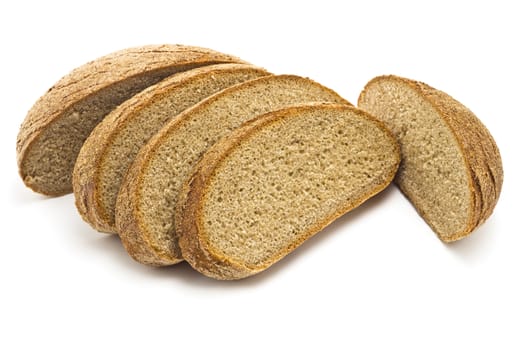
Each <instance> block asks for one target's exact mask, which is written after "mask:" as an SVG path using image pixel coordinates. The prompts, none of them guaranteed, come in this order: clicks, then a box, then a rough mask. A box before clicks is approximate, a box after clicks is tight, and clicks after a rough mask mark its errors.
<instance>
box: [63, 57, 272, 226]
mask: <svg viewBox="0 0 525 350" xmlns="http://www.w3.org/2000/svg"><path fill="white" fill-rule="evenodd" d="M265 75H269V73H268V72H266V71H265V70H264V69H261V68H257V67H254V66H251V65H247V64H233V63H231V64H217V65H210V66H205V67H201V68H195V69H191V70H189V71H186V72H183V73H177V74H174V75H173V76H171V77H168V78H166V79H164V80H163V81H161V82H160V83H158V84H155V85H153V86H150V87H149V88H147V89H145V90H144V91H142V92H140V93H138V94H136V95H135V96H133V97H132V98H130V99H129V100H127V101H126V102H124V103H122V104H121V105H120V106H118V107H117V108H116V109H114V110H113V111H112V112H111V113H109V114H108V115H107V116H106V117H105V118H104V119H103V120H102V122H100V124H99V125H98V126H97V127H96V128H95V129H94V130H93V132H92V133H91V135H90V136H89V137H88V138H87V139H86V141H85V142H84V145H83V146H82V148H81V150H80V153H79V155H78V158H77V161H76V164H75V168H74V171H73V192H74V193H75V202H76V205H77V208H78V211H79V212H80V214H81V216H82V217H83V218H84V220H85V221H87V222H88V223H89V224H91V226H93V227H94V228H95V229H97V230H99V231H102V232H111V233H113V232H115V230H116V228H115V203H116V200H117V194H118V191H119V189H120V184H121V182H122V178H123V177H124V174H125V172H126V170H127V169H128V167H129V165H130V164H131V162H132V161H133V160H134V159H135V156H136V155H137V153H138V151H139V149H140V148H141V147H142V146H143V145H144V144H145V143H146V141H148V140H149V139H150V137H151V136H153V135H154V134H155V133H156V132H157V131H158V130H159V129H160V128H161V127H162V126H163V125H164V123H165V122H166V121H168V120H170V119H171V118H172V117H174V116H176V115H178V114H179V113H180V112H182V111H184V110H185V109H187V108H189V107H190V106H192V105H194V104H196V103H197V102H199V101H200V100H202V99H204V98H205V97H207V96H210V95H212V94H213V93H216V92H218V91H220V90H222V89H224V88H226V87H228V86H231V85H235V84H237V83H241V82H243V81H246V80H250V79H254V78H258V77H261V76H265Z"/></svg>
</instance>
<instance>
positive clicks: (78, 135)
mask: <svg viewBox="0 0 525 350" xmlns="http://www.w3.org/2000/svg"><path fill="white" fill-rule="evenodd" d="M226 62H238V63H241V62H242V61H241V60H239V59H238V58H236V57H233V56H229V55H225V54H222V53H218V52H215V51H212V50H208V49H203V48H198V47H191V46H182V45H153V46H145V47H139V48H132V49H127V50H123V51H118V52H115V53H112V54H110V55H107V56H104V57H101V58H99V59H97V60H95V61H92V62H90V63H87V64H85V65H83V66H81V67H79V68H77V69H75V70H73V71H72V72H71V73H70V74H68V75H66V76H65V77H63V78H62V79H60V80H59V81H58V82H57V83H56V84H55V85H54V86H53V87H52V88H51V89H49V90H48V91H47V93H46V94H45V95H43V96H42V97H41V98H40V99H39V100H38V101H37V102H36V103H35V105H34V106H33V107H32V108H31V110H30V111H29V112H28V114H27V116H26V119H25V120H24V122H23V123H22V126H21V127H20V132H19V134H18V139H17V144H16V149H17V161H18V168H19V173H20V176H21V177H22V179H23V181H24V183H25V184H26V186H28V187H29V188H31V189H32V190H34V191H36V192H40V193H43V194H46V195H52V196H56V195H62V194H65V193H69V192H71V190H72V185H71V177H72V171H73V166H74V163H75V160H76V158H77V154H78V152H79V150H80V147H81V146H82V143H83V142H84V140H85V139H86V137H87V136H88V135H89V134H90V132H91V130H93V128H94V127H95V126H96V125H97V124H98V123H99V122H100V120H101V119H102V118H103V117H104V116H105V115H106V114H107V113H109V112H110V111H111V110H112V109H114V108H115V107H116V106H118V105H119V104H120V103H122V102H123V101H125V100H127V99H128V98H130V97H131V96H132V95H134V94H136V93H137V92H139V91H141V90H143V89H144V88H146V87H148V86H150V85H152V84H155V83H157V82H159V81H160V80H162V79H163V78H165V77H167V76H169V75H171V74H173V73H177V72H181V71H185V70H188V69H191V68H196V67H200V66H205V65H210V64H216V63H226Z"/></svg>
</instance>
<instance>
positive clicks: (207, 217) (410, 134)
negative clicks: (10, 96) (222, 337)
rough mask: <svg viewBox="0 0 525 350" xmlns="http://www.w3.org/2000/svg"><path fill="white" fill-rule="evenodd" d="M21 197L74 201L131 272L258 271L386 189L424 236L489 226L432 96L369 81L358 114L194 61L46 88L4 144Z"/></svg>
mask: <svg viewBox="0 0 525 350" xmlns="http://www.w3.org/2000/svg"><path fill="white" fill-rule="evenodd" d="M17 155H18V158H17V159H18V166H19V172H20V175H21V177H22V179H23V181H24V183H25V184H26V186H28V187H29V188H31V189H32V190H34V191H36V192H39V193H42V194H45V195H49V196H58V195H63V194H67V193H70V192H74V195H75V203H76V206H77V208H78V211H79V213H80V214H81V216H82V218H83V219H84V220H85V221H86V222H87V223H89V224H90V225H91V226H92V227H93V228H94V229H96V230H98V231H101V232H107V233H116V234H118V235H119V236H120V238H121V241H122V243H123V245H124V247H125V248H126V250H127V251H128V253H129V254H130V255H131V257H133V259H135V260H137V261H138V262H141V263H144V264H148V265H154V266H165V265H171V264H176V263H178V262H181V261H183V260H186V261H187V262H188V263H190V264H191V266H193V267H194V268H195V269H196V270H198V271H199V272H201V273H203V274H205V275H207V276H209V277H213V278H217V279H239V278H244V277H247V276H250V275H253V274H255V273H258V272H260V271H262V270H264V269H266V268H268V267H269V266H270V265H272V264H273V263H275V262H276V261H278V260H279V259H281V258H283V257H284V256H285V255H286V254H288V253H289V252H290V251H292V250H293V249H294V248H296V247H297V246H299V245H300V244H301V243H302V242H304V241H305V240H306V239H308V238H309V237H311V236H312V235H314V234H316V233H317V232H319V231H321V230H322V229H323V228H324V227H325V226H327V225H328V224H330V223H331V222H332V221H334V220H335V219H336V218H337V217H339V216H341V215H343V214H344V213H346V212H348V211H350V210H352V209H353V208H355V207H357V206H358V205H360V204H361V203H363V202H364V201H366V200H367V199H368V198H370V197H372V196H374V195H375V194H377V193H378V192H380V191H381V190H383V189H384V188H385V187H387V186H388V185H389V184H390V183H391V182H392V181H395V182H396V183H397V185H398V186H399V187H400V189H401V190H402V192H403V193H404V194H405V195H406V196H407V198H408V199H409V200H410V201H411V202H412V203H413V205H414V207H415V208H416V209H417V210H418V212H419V213H420V215H421V216H422V217H423V218H424V219H425V220H426V221H427V223H428V224H429V225H430V227H431V228H432V229H433V230H434V231H435V232H436V234H437V235H438V237H439V238H440V239H442V240H443V241H445V242H452V241H455V240H458V239H461V238H463V237H465V236H466V235H468V234H469V233H471V232H472V231H473V230H474V229H475V228H476V227H478V226H479V225H480V224H481V223H483V222H484V221H485V220H486V219H487V218H488V216H489V215H490V214H491V213H492V211H493V209H494V206H495V204H496V202H497V200H498V197H499V194H500V191H501V185H502V180H503V170H502V164H501V157H500V154H499V151H498V148H497V146H496V144H495V142H494V140H493V138H492V137H491V135H490V133H489V132H488V130H487V129H486V128H485V127H484V126H483V124H482V123H481V122H480V121H479V120H478V119H477V118H476V117H475V116H474V114H473V113H472V112H470V111H469V110H468V109H467V108H466V107H464V106H463V105H461V104H460V103H459V102H457V101H456V100H454V99H453V98H452V97H450V96H448V95H447V94H445V93H443V92H441V91H439V90H436V89H433V88H431V87H430V86H428V85H425V84H423V83H419V82H416V81H412V80H408V79H404V78H400V77H396V76H381V77H377V78H375V79H373V80H372V81H370V82H369V83H368V84H367V86H366V87H365V89H364V90H363V92H362V93H361V95H360V96H359V102H358V108H357V107H354V106H353V105H352V104H351V103H350V102H348V101H346V100H345V99H344V98H342V97H341V96H339V95H338V94H337V93H336V92H334V91H333V90H331V89H329V88H327V87H325V86H322V85H321V84H319V83H316V82H314V81H312V80H310V79H308V78H303V77H299V76H295V75H274V74H271V73H269V72H267V71H266V70H265V69H262V68H260V67H257V66H254V65H252V64H250V63H247V62H245V61H242V60H241V59H239V58H237V57H235V56H231V55H227V54H223V53H220V52H216V51H213V50H209V49H204V48H199V47H191V46H183V45H154V46H153V45H152V46H144V47H139V48H131V49H126V50H122V51H118V52H115V53H112V54H110V55H107V56H104V57H101V58H99V59H97V60H95V61H92V62H90V63H88V64H85V65H83V66H81V67H79V68H77V69H75V70H73V71H72V72H71V73H70V74H68V75H67V76H65V77H63V78H62V79H61V80H59V81H58V82H57V83H56V84H55V85H54V86H53V87H52V88H51V89H49V91H48V92H47V93H46V94H45V95H43V96H42V97H41V98H40V99H39V100H38V101H37V102H36V103H35V105H34V106H33V107H32V109H31V110H30V111H29V113H28V115H27V117H26V119H25V120H24V122H23V124H22V126H21V128H20V132H19V135H18V139H17Z"/></svg>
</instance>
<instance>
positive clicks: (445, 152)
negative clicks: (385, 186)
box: [359, 76, 503, 242]
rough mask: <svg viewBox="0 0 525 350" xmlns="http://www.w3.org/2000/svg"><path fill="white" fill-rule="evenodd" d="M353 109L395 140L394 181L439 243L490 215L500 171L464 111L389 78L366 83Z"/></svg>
mask: <svg viewBox="0 0 525 350" xmlns="http://www.w3.org/2000/svg"><path fill="white" fill-rule="evenodd" d="M359 107H360V108H362V109H364V110H366V111H368V112H370V113H371V114H373V115H374V116H376V117H378V118H379V119H380V120H382V121H383V122H384V123H385V124H386V125H387V127H388V128H390V129H391V130H392V132H393V133H394V134H395V136H396V137H397V139H398V140H399V143H400V145H401V154H402V160H401V165H400V168H399V172H398V174H397V176H396V182H397V184H398V185H399V187H400V189H401V191H402V192H403V193H404V194H405V195H406V196H407V197H408V199H409V200H410V201H411V202H412V204H413V205H414V206H415V208H416V209H417V210H418V212H419V213H420V215H421V216H422V217H423V218H424V219H425V221H426V222H427V223H428V224H429V225H430V227H432V229H433V230H434V231H435V232H436V234H437V235H438V236H439V238H440V239H441V240H443V241H444V242H452V241H456V240H458V239H461V238H463V237H465V236H467V235H469V234H470V233H471V232H472V231H473V230H474V229H475V228H476V227H478V226H479V225H481V224H482V223H483V222H484V221H485V220H486V219H487V218H488V217H489V216H490V214H491V213H492V212H493V210H494V207H495V205H496V202H497V201H498V198H499V195H500V192H501V187H502V183H503V166H502V162H501V156H500V153H499V150H498V147H497V145H496V143H495V141H494V139H493V138H492V136H491V134H490V132H489V131H488V130H487V128H486V127H485V126H484V125H483V124H482V123H481V121H480V120H479V119H478V118H477V117H476V116H475V115H474V114H473V113H472V112H471V111H470V110H469V109H467V108H466V107H465V106H463V105H462V104H461V103H460V102H458V101H456V100H455V99H453V98H452V97H450V96H449V95H447V94H446V93H444V92H442V91H439V90H437V89H434V88H432V87H430V86H428V85H426V84H424V83H421V82H416V81H413V80H409V79H405V78H401V77H396V76H381V77H377V78H375V79H373V80H371V81H370V82H369V83H368V84H367V85H366V87H365V88H364V90H363V92H362V93H361V95H360V96H359Z"/></svg>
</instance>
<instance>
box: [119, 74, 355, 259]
mask: <svg viewBox="0 0 525 350" xmlns="http://www.w3.org/2000/svg"><path fill="white" fill-rule="evenodd" d="M306 102H334V103H348V102H346V101H345V100H344V99H343V98H342V97H340V96H339V95H338V94H337V93H335V92H334V91H332V90H330V89H328V88H326V87H324V86H322V85H320V84H318V83H315V82H314V81H312V80H309V79H306V78H301V77H297V76H291V75H281V76H268V77H261V78H258V79H254V80H250V81H247V82H244V83H241V84H237V85H234V86H232V87H230V88H227V89H225V90H222V91H221V92H218V93H216V94H214V95H212V96H210V97H208V98H207V99H205V100H203V101H202V102H200V103H198V104H197V105H195V106H193V107H191V108H189V109H187V110H186V111H184V112H182V113H181V114H179V115H178V116H177V117H175V118H173V119H172V120H170V121H169V122H168V123H167V124H166V125H165V126H164V127H163V128H162V129H161V130H160V131H159V132H158V133H157V134H155V136H153V137H152V138H151V139H150V141H149V142H148V143H147V144H146V145H145V146H144V147H143V148H142V149H141V150H140V152H139V153H138V155H137V157H136V158H135V160H134V162H133V164H132V165H131V166H130V168H129V170H128V172H127V174H126V176H125V177H124V180H123V182H122V186H121V189H120V193H119V195H118V197H117V205H116V209H115V220H116V226H117V231H118V233H119V235H120V238H121V240H122V243H123V244H124V246H125V248H126V250H127V251H128V253H130V255H131V256H132V257H133V258H134V259H135V260H137V261H139V262H142V263H144V264H150V265H169V264H174V263H177V262H180V261H182V255H181V253H180V251H179V247H178V235H177V232H176V230H175V222H174V213H175V209H176V206H177V200H178V196H179V193H180V189H181V187H182V185H183V184H184V182H185V181H186V180H187V178H188V177H189V176H191V171H192V169H193V166H194V165H195V164H196V163H197V161H198V159H199V158H200V156H201V155H202V154H203V153H204V152H205V151H206V149H207V148H208V147H210V146H211V145H213V144H214V143H215V142H216V141H218V140H219V139H220V138H222V137H224V136H227V135H228V134H229V133H230V132H231V131H232V130H233V129H235V128H237V127H238V126H240V125H241V124H242V123H244V122H245V121H248V120H250V119H253V118H255V117H257V116H259V115H261V114H264V113H267V112H269V111H273V110H276V109H280V108H283V107H286V106H291V105H296V104H301V103H306Z"/></svg>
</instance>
